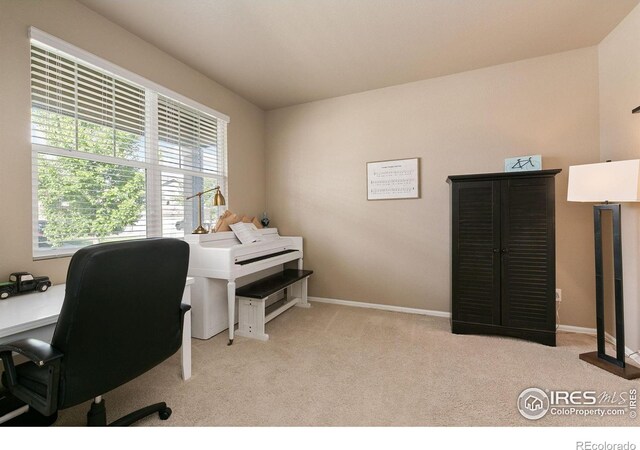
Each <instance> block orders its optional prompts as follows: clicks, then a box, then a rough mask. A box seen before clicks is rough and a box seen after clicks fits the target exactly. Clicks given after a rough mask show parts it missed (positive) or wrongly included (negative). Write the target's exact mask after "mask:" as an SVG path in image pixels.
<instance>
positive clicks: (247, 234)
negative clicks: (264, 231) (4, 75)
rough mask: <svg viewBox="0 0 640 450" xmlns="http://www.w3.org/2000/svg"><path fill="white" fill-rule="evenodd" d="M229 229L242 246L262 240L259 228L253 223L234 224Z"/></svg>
mask: <svg viewBox="0 0 640 450" xmlns="http://www.w3.org/2000/svg"><path fill="white" fill-rule="evenodd" d="M229 227H230V228H231V231H233V233H234V234H235V235H236V237H237V238H238V240H239V241H240V242H241V243H242V244H251V243H252V242H258V241H261V240H262V235H261V234H260V232H259V231H258V228H257V227H256V226H255V225H254V224H252V223H246V222H238V223H232V224H229Z"/></svg>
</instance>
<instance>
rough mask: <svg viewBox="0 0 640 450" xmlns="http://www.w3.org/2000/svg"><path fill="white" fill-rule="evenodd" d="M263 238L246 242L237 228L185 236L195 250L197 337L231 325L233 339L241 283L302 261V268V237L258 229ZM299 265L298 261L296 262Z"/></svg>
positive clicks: (193, 321) (191, 264)
mask: <svg viewBox="0 0 640 450" xmlns="http://www.w3.org/2000/svg"><path fill="white" fill-rule="evenodd" d="M259 231H260V233H261V234H262V240H261V241H259V242H254V243H251V244H241V243H240V241H239V240H238V239H237V238H236V236H235V234H234V233H233V232H232V231H225V232H221V233H209V234H190V235H187V236H185V241H187V243H189V245H190V247H191V252H190V256H189V272H188V275H189V276H190V277H193V278H194V279H195V282H194V285H193V286H192V289H191V307H192V309H191V333H192V336H193V337H195V338H198V339H209V338H210V337H212V336H214V335H216V334H218V333H220V332H221V331H224V330H225V329H227V328H228V329H229V345H231V344H232V343H233V337H234V325H235V323H236V322H237V312H236V287H240V286H243V285H245V284H247V283H251V282H253V281H255V280H258V279H260V278H263V277H266V276H268V275H271V274H274V273H277V272H279V271H281V270H282V268H283V265H284V264H285V263H290V262H292V261H297V268H298V269H299V270H302V269H303V259H302V237H299V236H295V237H293V236H280V235H279V234H278V230H277V228H265V229H261V230H259ZM292 264H295V263H292ZM299 289H302V290H304V292H301V293H300V298H303V299H304V303H305V304H300V305H298V306H308V304H306V299H307V295H306V294H307V293H306V289H307V284H306V281H305V282H304V283H301V286H300V288H299Z"/></svg>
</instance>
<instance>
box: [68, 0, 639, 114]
mask: <svg viewBox="0 0 640 450" xmlns="http://www.w3.org/2000/svg"><path fill="white" fill-rule="evenodd" d="M79 1H80V2H81V3H83V4H85V5H86V6H88V7H90V8H91V9H93V10H94V11H96V12H98V13H99V14H101V15H103V16H105V17H107V18H108V19H110V20H111V21H113V22H115V23H117V24H119V25H121V26H122V27H124V28H125V29H127V30H129V31H130V32H132V33H134V34H136V35H138V36H139V37H141V38H142V39H144V40H146V41H147V42H150V43H151V44H153V45H155V46H156V47H158V48H160V49H162V50H164V51H165V52H167V53H169V54H171V55H172V56H174V57H175V58H177V59H179V60H181V61H182V62H184V63H186V64H187V65H189V66H191V67H193V68H194V69H196V70H198V71H200V72H202V73H204V74H205V75H207V76H208V77H210V78H212V79H213V80H215V81H217V82H218V83H220V84H222V85H224V86H226V87H228V88H229V89H231V90H233V91H235V92H236V93H238V94H240V95H242V96H243V97H245V98H246V99H248V100H249V101H251V102H253V103H255V104H256V105H258V106H260V107H261V108H263V109H266V110H268V109H274V108H279V107H282V106H288V105H293V104H298V103H304V102H308V101H312V100H318V99H323V98H329V97H335V96H339V95H344V94H350V93H354V92H361V91H366V90H369V89H376V88H381V87H385V86H391V85H396V84H401V83H407V82H411V81H417V80H422V79H427V78H432V77H437V76H442V75H447V74H452V73H457V72H463V71H466V70H472V69H477V68H480V67H487V66H492V65H495V64H502V63H506V62H511V61H517V60H521V59H526V58H532V57H536V56H542V55H548V54H551V53H557V52H561V51H566V50H571V49H575V48H580V47H587V46H591V45H595V44H597V43H599V42H600V41H601V40H602V39H603V38H604V37H605V36H606V35H607V34H608V33H609V32H610V31H611V30H612V29H613V28H615V26H616V25H617V24H618V23H619V22H620V21H621V20H622V19H623V18H624V17H625V16H626V15H627V14H628V13H629V12H630V11H631V10H632V9H633V7H634V6H636V5H637V4H638V2H639V1H640V0H79Z"/></svg>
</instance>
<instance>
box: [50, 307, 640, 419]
mask: <svg viewBox="0 0 640 450" xmlns="http://www.w3.org/2000/svg"><path fill="white" fill-rule="evenodd" d="M267 332H268V333H269V334H270V336H271V339H270V340H269V341H268V342H259V341H254V340H249V339H245V338H237V339H236V341H235V343H234V345H233V346H232V347H227V345H226V333H222V334H219V335H218V336H215V337H214V338H212V339H210V340H208V341H201V340H197V339H194V340H193V377H192V378H191V379H190V380H189V381H187V382H183V381H182V380H181V379H180V376H179V368H180V361H179V356H178V355H177V354H176V355H174V356H173V357H172V358H171V359H169V360H168V361H166V362H165V363H163V364H161V365H160V366H158V367H156V368H155V369H153V370H152V371H150V372H148V373H146V374H145V375H143V376H141V377H139V378H138V379H136V380H134V381H132V382H130V383H128V384H126V385H124V386H122V387H120V388H118V389H116V390H114V391H112V392H110V393H108V394H106V395H105V397H104V398H105V399H106V402H107V410H108V414H109V420H114V419H116V418H117V417H120V416H122V415H125V414H126V413H128V412H130V411H131V410H133V409H135V408H139V407H142V406H144V405H145V404H149V403H154V402H157V401H166V402H167V403H168V404H169V406H170V407H171V408H172V409H173V416H172V417H171V418H170V419H169V420H168V421H166V422H164V421H160V420H159V419H158V417H157V416H156V415H154V416H152V417H150V418H147V419H145V420H143V421H141V422H139V424H140V425H145V426H162V425H165V426H220V425H226V426H247V425H249V426H301V425H305V426H327V425H330V426H336V425H340V426H362V425H371V426H387V425H395V426H408V425H410V426H454V425H455V426H471V425H492V426H503V425H517V426H528V425H544V426H560V425H590V426H605V425H607V426H616V425H627V426H629V425H633V426H638V424H639V423H640V422H639V420H640V419H630V418H629V417H627V416H623V417H606V418H602V417H586V418H585V417H577V416H568V417H557V416H554V417H551V416H549V415H547V416H546V417H544V418H542V419H541V420H538V421H536V422H532V421H529V420H526V419H524V418H523V417H521V416H520V414H519V413H518V411H517V409H516V400H517V398H518V395H519V394H520V392H521V391H522V390H523V389H525V388H528V387H532V386H535V387H540V388H543V389H555V390H557V389H567V390H576V389H582V390H596V391H598V392H601V391H607V392H609V393H613V392H618V393H619V392H621V391H628V390H629V389H631V388H636V389H637V388H639V387H640V381H638V380H636V381H631V382H629V381H625V380H623V379H621V378H618V377H616V376H613V375H611V374H609V373H607V372H604V371H603V370H601V369H598V368H596V367H594V366H591V365H588V364H586V363H584V362H582V361H580V360H579V359H578V354H579V353H581V352H585V351H591V350H594V349H595V345H596V343H595V339H594V338H593V337H590V336H585V335H579V334H570V333H560V334H559V335H558V347H556V348H551V347H546V346H543V345H539V344H534V343H529V342H526V341H521V340H516V339H507V338H499V337H483V336H460V335H453V334H451V332H450V331H449V320H448V319H442V318H434V317H426V316H418V315H411V314H403V313H392V312H386V311H377V310H371V309H362V308H351V307H344V306H336V305H328V304H322V303H313V307H312V308H311V309H301V308H293V309H291V310H289V311H287V312H286V313H284V314H283V315H281V316H279V317H278V318H276V319H275V320H273V321H272V322H270V323H269V324H268V325H267ZM87 410H88V403H87V404H83V405H79V406H77V407H75V408H71V409H68V410H65V411H61V412H60V417H59V420H58V425H64V426H69V425H83V424H84V423H85V418H84V417H85V413H86V411H87Z"/></svg>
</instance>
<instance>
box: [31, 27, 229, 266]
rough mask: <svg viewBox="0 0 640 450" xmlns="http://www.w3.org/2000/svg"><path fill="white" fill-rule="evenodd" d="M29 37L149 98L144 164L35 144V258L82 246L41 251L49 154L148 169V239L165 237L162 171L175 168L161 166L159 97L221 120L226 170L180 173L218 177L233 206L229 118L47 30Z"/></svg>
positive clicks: (61, 254)
mask: <svg viewBox="0 0 640 450" xmlns="http://www.w3.org/2000/svg"><path fill="white" fill-rule="evenodd" d="M29 37H30V39H31V41H32V42H33V43H35V44H36V45H38V46H40V47H45V48H46V47H49V48H50V49H51V50H53V51H59V52H63V53H66V54H67V55H69V56H71V57H73V58H77V59H78V60H79V61H80V62H81V63H82V64H84V65H86V66H94V67H95V68H97V69H99V70H103V71H105V72H109V73H110V74H111V75H114V76H116V77H118V78H122V79H123V80H125V81H127V82H130V83H134V84H137V85H139V86H140V87H141V88H144V90H145V98H146V99H147V100H146V101H147V108H146V109H147V117H146V125H145V142H146V150H145V153H146V157H145V160H144V161H134V160H127V161H126V162H125V163H123V160H122V159H121V158H116V157H111V156H105V155H98V154H94V153H87V152H83V151H77V150H67V149H62V148H56V147H50V146H46V145H41V144H36V143H32V144H31V152H32V177H33V186H34V188H33V192H32V222H33V223H32V231H33V232H32V247H33V259H34V260H40V259H50V258H61V257H67V256H70V255H72V254H73V253H75V252H76V251H77V250H79V249H80V248H81V247H78V248H65V249H51V250H43V249H40V248H38V246H37V243H38V237H37V233H38V192H37V188H36V186H37V180H38V167H37V161H38V154H40V153H46V154H50V155H56V156H63V157H72V158H79V159H87V160H92V161H100V162H105V163H110V164H116V165H121V166H123V165H124V166H129V167H138V168H142V169H145V171H146V174H147V176H146V190H147V197H146V198H147V201H146V211H147V227H146V234H147V237H160V236H161V234H162V200H161V197H162V194H161V192H160V186H161V173H162V171H167V172H170V171H172V170H173V169H172V168H171V167H170V166H166V167H165V166H163V165H160V164H159V163H158V158H157V150H158V120H157V117H156V116H157V102H158V94H161V95H164V96H166V97H169V98H171V99H172V100H175V101H177V102H179V103H182V104H184V105H186V106H187V107H190V108H193V109H195V110H197V111H198V112H201V113H204V114H207V115H209V116H213V117H214V118H216V119H218V120H219V121H220V122H219V123H222V125H223V127H224V129H223V130H221V134H220V136H219V139H220V144H221V146H222V155H223V156H222V158H223V161H222V167H221V173H215V174H214V173H207V172H198V171H188V170H185V169H182V170H180V172H183V173H187V174H190V175H193V176H198V177H215V178H216V179H217V180H219V181H218V184H219V185H220V186H221V189H222V190H223V191H224V192H225V197H226V198H227V204H228V203H229V197H228V190H227V186H228V166H227V161H228V153H227V137H226V128H227V125H228V124H229V123H230V121H231V120H230V118H229V116H227V115H225V114H223V113H221V112H219V111H216V110H215V109H212V108H210V107H208V106H206V105H203V104H201V103H198V102H196V101H194V100H192V99H190V98H188V97H185V96H183V95H181V94H179V93H177V92H174V91H172V90H170V89H167V88H165V87H164V86H161V85H159V84H157V83H154V82H153V81H150V80H148V79H146V78H144V77H141V76H140V75H138V74H136V73H133V72H130V71H128V70H126V69H123V68H122V67H120V66H117V65H115V64H113V63H111V62H109V61H107V60H105V59H102V58H100V57H99V56H96V55H94V54H93V53H90V52H87V51H86V50H83V49H81V48H79V47H76V46H75V45H72V44H69V43H68V42H65V41H63V40H62V39H59V38H57V37H55V36H52V35H50V34H48V33H45V32H44V31H41V30H39V29H38V28H35V27H30V29H29ZM188 232H189V230H185V233H188Z"/></svg>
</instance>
